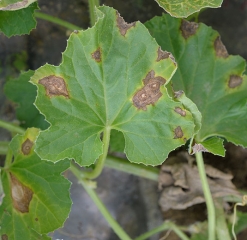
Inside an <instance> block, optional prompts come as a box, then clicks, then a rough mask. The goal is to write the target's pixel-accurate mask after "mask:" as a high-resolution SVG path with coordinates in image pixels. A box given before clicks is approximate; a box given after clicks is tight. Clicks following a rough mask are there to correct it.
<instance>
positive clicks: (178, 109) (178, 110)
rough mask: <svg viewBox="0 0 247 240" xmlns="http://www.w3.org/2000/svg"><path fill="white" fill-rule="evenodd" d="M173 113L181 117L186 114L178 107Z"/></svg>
mask: <svg viewBox="0 0 247 240" xmlns="http://www.w3.org/2000/svg"><path fill="white" fill-rule="evenodd" d="M174 111H175V112H176V113H178V114H180V115H181V116H182V117H185V116H186V112H185V111H184V110H183V109H182V108H180V107H175V109H174Z"/></svg>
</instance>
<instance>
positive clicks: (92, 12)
mask: <svg viewBox="0 0 247 240" xmlns="http://www.w3.org/2000/svg"><path fill="white" fill-rule="evenodd" d="M88 3H89V15H90V24H91V26H93V25H94V24H95V23H96V15H95V7H98V6H99V0H89V1H88Z"/></svg>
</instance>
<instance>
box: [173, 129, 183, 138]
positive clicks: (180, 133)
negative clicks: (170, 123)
mask: <svg viewBox="0 0 247 240" xmlns="http://www.w3.org/2000/svg"><path fill="white" fill-rule="evenodd" d="M183 135H184V133H183V131H182V129H181V127H180V126H178V127H176V128H175V130H174V139H176V138H182V137H183Z"/></svg>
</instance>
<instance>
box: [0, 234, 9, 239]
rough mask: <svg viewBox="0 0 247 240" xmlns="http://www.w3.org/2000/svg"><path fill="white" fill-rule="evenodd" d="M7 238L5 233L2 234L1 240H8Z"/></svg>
mask: <svg viewBox="0 0 247 240" xmlns="http://www.w3.org/2000/svg"><path fill="white" fill-rule="evenodd" d="M8 239H9V237H8V235H7V234H3V235H2V236H1V240H8Z"/></svg>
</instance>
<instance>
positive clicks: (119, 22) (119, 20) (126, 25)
mask: <svg viewBox="0 0 247 240" xmlns="http://www.w3.org/2000/svg"><path fill="white" fill-rule="evenodd" d="M135 25H136V22H133V23H126V22H125V21H124V19H123V18H122V17H121V16H120V14H119V13H118V12H117V27H118V28H119V31H120V33H121V35H122V36H125V34H126V32H127V31H128V30H129V29H130V28H131V27H134V26H135Z"/></svg>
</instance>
